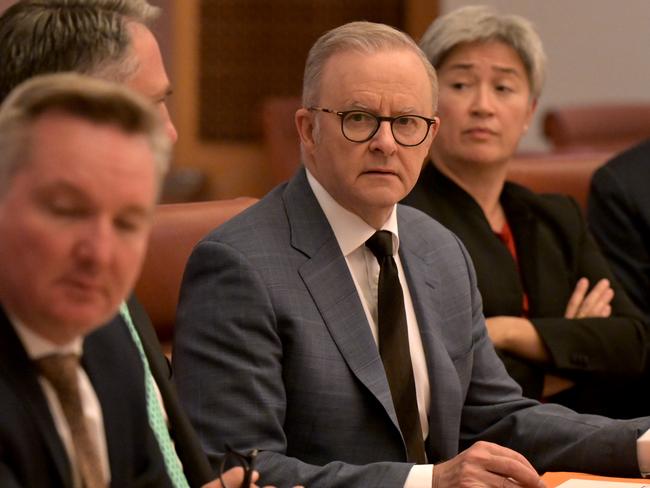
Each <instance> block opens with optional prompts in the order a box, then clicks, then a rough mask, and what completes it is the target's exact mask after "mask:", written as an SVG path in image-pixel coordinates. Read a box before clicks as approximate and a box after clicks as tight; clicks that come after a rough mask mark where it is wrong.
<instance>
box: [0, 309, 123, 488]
mask: <svg viewBox="0 0 650 488" xmlns="http://www.w3.org/2000/svg"><path fill="white" fill-rule="evenodd" d="M10 321H11V323H12V325H13V327H14V329H15V331H16V334H17V335H18V338H19V339H20V341H21V342H22V344H23V347H24V348H25V351H27V355H28V356H29V357H30V358H31V359H32V360H37V359H40V358H42V357H45V356H49V355H51V354H70V353H73V354H77V355H79V357H81V354H82V352H83V339H82V338H78V339H75V340H74V341H72V342H70V343H68V344H66V345H64V346H60V345H58V344H54V343H52V342H50V341H49V340H47V339H45V338H43V337H41V336H40V335H38V334H36V333H35V332H33V331H32V330H31V329H29V328H27V327H25V326H24V325H23V324H21V323H20V321H18V320H16V319H15V318H14V317H11V318H10ZM78 377H79V393H80V395H81V404H82V408H83V411H84V416H85V417H86V422H87V425H88V427H89V430H90V435H91V437H92V438H93V439H94V441H95V445H96V446H97V451H98V454H99V460H100V463H101V468H102V475H103V477H104V479H105V480H106V484H107V485H108V484H109V482H110V466H109V462H108V448H107V446H106V434H105V431H104V417H103V415H102V407H101V404H100V403H99V399H98V398H97V394H96V393H95V390H94V388H93V386H92V383H91V382H90V379H89V378H88V375H86V372H85V371H84V370H83V368H82V367H79V368H78ZM38 380H39V382H40V384H41V388H42V389H43V393H44V394H45V398H46V399H47V403H48V406H49V407H50V413H51V414H52V418H53V419H54V425H55V427H56V430H57V432H58V433H59V437H60V438H61V441H62V442H63V446H64V447H65V450H66V453H67V455H68V458H69V460H70V464H71V465H72V466H75V465H76V456H75V452H74V445H73V443H72V435H71V433H70V426H69V425H68V421H67V420H66V418H65V414H64V413H63V408H62V407H61V402H59V398H58V396H57V394H56V391H55V390H54V388H53V387H52V385H51V384H50V382H49V381H48V380H46V379H45V378H44V377H43V376H41V375H39V377H38ZM72 475H73V483H74V486H75V488H81V479H80V478H79V472H78V470H76V469H73V470H72Z"/></svg>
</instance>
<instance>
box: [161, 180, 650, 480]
mask: <svg viewBox="0 0 650 488" xmlns="http://www.w3.org/2000/svg"><path fill="white" fill-rule="evenodd" d="M398 226H399V232H400V257H401V260H402V263H403V265H404V268H405V273H406V275H407V276H406V278H407V280H408V283H409V288H410V291H411V294H412V298H413V303H414V306H415V312H416V315H417V319H418V324H419V327H420V333H421V336H422V341H423V345H424V350H425V355H426V360H427V368H428V373H429V379H430V384H431V408H430V415H429V423H430V435H429V439H428V442H427V450H428V455H429V459H430V460H431V461H432V462H439V461H442V460H446V459H449V458H451V457H453V456H454V455H455V454H457V453H458V452H459V450H462V449H464V448H466V447H468V446H470V445H471V444H472V443H474V442H475V441H477V440H480V439H483V440H489V441H494V442H498V443H500V444H502V445H505V446H508V447H511V448H514V449H516V450H518V451H519V452H522V453H523V454H524V455H526V456H527V457H529V458H530V459H531V460H532V462H533V463H534V464H535V465H536V467H537V468H538V469H539V470H542V471H543V470H547V469H556V470H568V469H572V470H579V471H591V472H601V473H609V474H628V475H638V466H637V464H636V451H635V440H636V438H637V436H638V435H640V433H641V432H642V431H643V430H645V429H646V428H648V427H650V420H648V419H644V420H639V421H630V422H627V423H625V422H622V421H611V420H608V419H604V418H601V417H594V416H578V415H577V414H574V413H573V412H571V411H570V410H567V409H564V408H562V407H559V406H553V405H539V404H538V403H536V402H534V401H532V400H527V399H524V398H523V397H521V392H520V389H519V387H518V386H517V385H516V384H515V383H514V382H513V381H512V380H511V379H510V377H509V376H508V375H507V373H506V372H505V369H504V368H503V365H502V363H501V361H500V360H499V359H498V357H497V356H496V354H495V352H494V349H493V347H492V345H491V342H490V340H489V338H488V337H487V334H486V330H485V325H484V319H483V316H482V313H481V300H480V296H479V293H478V291H477V288H476V279H475V275H474V271H473V268H472V266H471V263H470V260H469V258H468V255H467V253H466V251H465V249H464V248H463V246H462V244H461V243H460V242H459V240H458V239H457V238H455V237H454V236H453V235H452V234H451V233H450V232H449V231H447V230H445V229H444V228H443V227H442V226H440V225H439V224H437V223H436V222H435V221H433V220H432V219H431V218H429V217H427V216H426V215H424V214H423V213H421V212H419V211H417V210H414V209H411V208H408V207H402V206H400V207H398ZM173 357H174V368H175V377H176V381H177V383H178V387H179V394H180V396H181V400H182V401H183V402H184V405H185V406H186V409H187V412H188V414H189V416H190V419H191V421H192V422H193V423H194V425H195V427H196V429H197V431H198V432H199V435H200V437H201V440H202V443H203V446H204V448H205V450H206V451H207V453H208V456H209V458H210V460H211V462H212V463H216V462H217V460H218V458H219V456H220V454H221V453H223V445H222V444H221V443H222V442H229V443H230V444H231V445H233V447H235V448H238V449H241V450H247V449H252V448H254V447H257V448H259V449H260V450H261V453H260V455H259V458H258V459H259V462H258V465H257V466H258V467H259V469H260V471H261V473H262V479H261V481H262V484H267V483H269V484H276V485H278V486H287V485H290V484H296V483H302V484H305V485H307V486H310V487H319V486H322V487H339V486H340V487H357V486H358V487H371V486H382V487H393V486H394V487H401V486H403V483H404V480H405V479H406V477H407V475H408V472H409V470H410V469H411V465H409V464H407V463H405V459H406V452H405V446H404V442H403V439H402V436H401V434H400V431H399V428H398V423H397V419H396V416H395V411H394V408H393V405H392V402H391V397H390V392H389V389H388V384H387V380H386V377H385V373H384V370H383V367H382V363H381V360H380V358H379V353H378V350H377V347H376V345H375V342H374V340H373V338H372V334H371V332H370V328H369V326H368V323H367V319H366V316H365V314H364V311H363V308H362V305H361V302H360V300H359V297H358V295H357V292H356V289H355V286H354V283H353V281H352V278H351V276H350V273H349V270H348V267H347V264H346V262H345V259H344V257H343V255H342V254H341V251H340V249H339V246H338V243H337V241H336V239H335V237H334V234H333V233H332V231H331V228H330V226H329V223H328V222H327V220H326V218H325V216H324V214H323V212H322V210H321V208H320V207H319V205H318V202H317V200H316V199H315V197H314V195H313V193H312V191H311V189H310V187H309V185H308V183H307V180H306V176H305V173H304V171H300V172H299V173H298V174H297V175H296V176H295V177H294V178H293V180H291V181H290V182H289V183H288V184H285V185H282V186H280V187H278V188H277V189H275V190H274V191H273V192H271V193H270V194H269V195H268V196H267V197H265V198H264V199H262V200H261V201H260V202H259V203H258V204H257V205H255V206H253V207H252V208H250V209H249V210H247V211H245V212H244V213H243V214H241V215H239V216H238V217H235V218H234V219H233V220H231V221H230V222H228V223H226V224H224V225H223V226H222V227H220V228H219V229H217V230H216V231H214V232H212V233H211V234H210V235H208V236H207V237H206V238H205V239H204V240H203V241H202V242H200V243H199V244H198V245H197V247H196V248H195V249H194V251H193V253H192V256H191V257H190V260H189V262H188V265H187V269H186V272H185V277H184V280H183V285H182V289H181V296H180V304H179V312H178V322H177V330H176V336H175V344H174V354H173Z"/></svg>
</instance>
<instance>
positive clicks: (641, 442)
mask: <svg viewBox="0 0 650 488" xmlns="http://www.w3.org/2000/svg"><path fill="white" fill-rule="evenodd" d="M636 459H637V462H638V463H639V471H640V472H641V475H642V476H643V477H644V478H648V477H650V429H648V430H646V431H645V432H644V433H643V435H642V436H641V437H639V438H638V439H637V440H636ZM407 479H408V478H407Z"/></svg>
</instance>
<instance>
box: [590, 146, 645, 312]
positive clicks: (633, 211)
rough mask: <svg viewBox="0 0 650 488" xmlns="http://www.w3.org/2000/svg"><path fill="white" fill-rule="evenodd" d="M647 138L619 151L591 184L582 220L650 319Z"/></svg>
mask: <svg viewBox="0 0 650 488" xmlns="http://www.w3.org/2000/svg"><path fill="white" fill-rule="evenodd" d="M649 181H650V140H647V141H644V142H642V143H640V144H637V145H636V146H634V147H631V148H630V149H628V150H626V151H624V152H622V153H621V154H619V155H617V156H616V157H614V158H613V159H612V160H611V161H608V162H607V163H606V164H605V165H604V166H602V167H601V168H599V169H598V170H597V171H596V172H595V173H594V176H593V178H592V180H591V189H590V191H589V202H588V207H587V219H588V222H589V227H590V229H591V231H592V233H593V234H594V236H595V237H596V240H597V241H598V244H599V245H600V248H601V250H602V251H603V253H604V254H605V256H606V257H607V259H608V260H609V263H610V265H611V267H612V270H613V271H614V274H615V275H616V277H617V278H618V279H619V281H620V282H621V284H622V285H623V287H624V288H625V291H626V292H627V294H628V296H629V297H630V298H631V299H632V301H633V302H634V304H635V305H636V306H637V307H639V309H640V310H641V311H642V312H643V313H644V314H645V317H646V320H647V321H650V192H648V182H649Z"/></svg>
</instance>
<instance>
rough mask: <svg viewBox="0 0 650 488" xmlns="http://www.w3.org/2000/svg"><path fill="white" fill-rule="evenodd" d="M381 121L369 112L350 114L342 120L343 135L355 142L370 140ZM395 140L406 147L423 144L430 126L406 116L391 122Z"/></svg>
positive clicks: (423, 120) (419, 119) (411, 116)
mask: <svg viewBox="0 0 650 488" xmlns="http://www.w3.org/2000/svg"><path fill="white" fill-rule="evenodd" d="M379 123H380V120H379V119H378V118H377V117H376V116H374V115H373V114H370V113H367V112H362V111H358V112H356V111H355V112H348V113H347V114H345V116H344V117H343V120H342V129H343V135H344V136H345V137H347V138H348V139H349V140H351V141H353V142H364V141H367V140H368V139H370V138H371V137H372V136H373V135H374V134H375V132H376V131H377V129H378V128H379ZM390 126H391V130H392V132H393V137H394V138H395V140H396V141H397V142H398V143H400V144H403V145H406V146H413V145H417V144H419V143H421V142H422V141H423V140H424V138H425V137H426V136H427V133H428V132H429V124H428V123H427V121H426V120H425V119H423V118H420V117H416V116H414V115H404V116H402V117H397V118H395V119H393V120H392V121H391V125H390Z"/></svg>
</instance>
